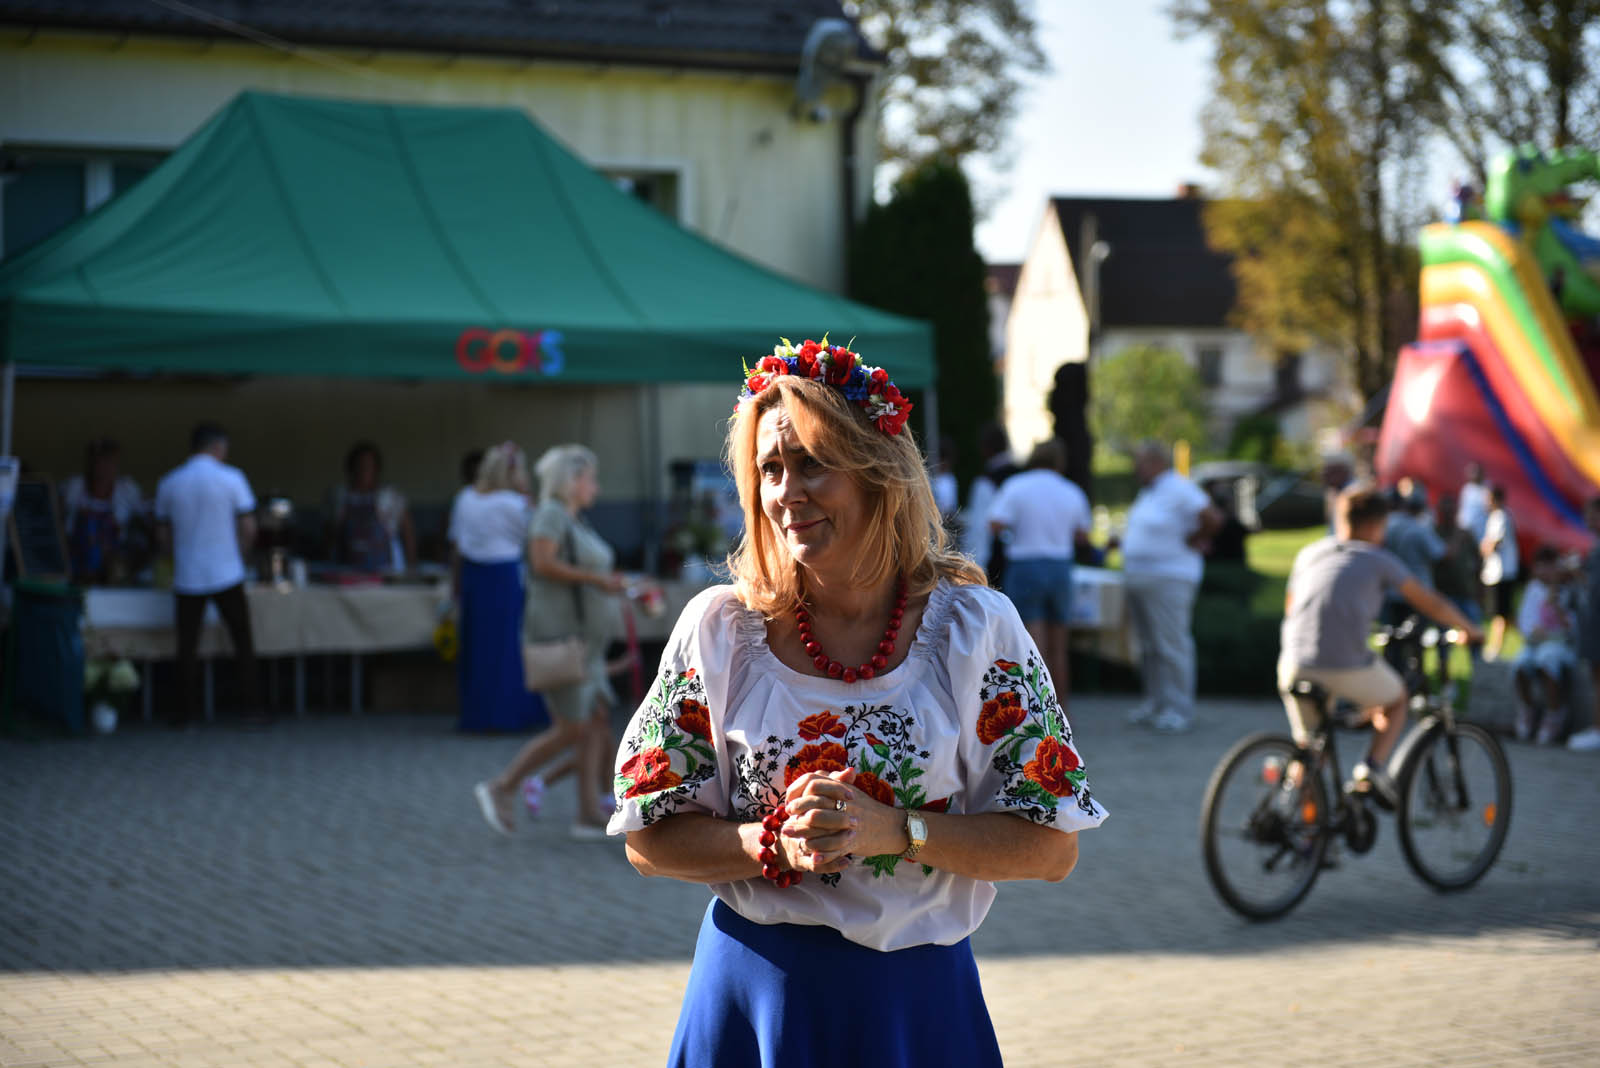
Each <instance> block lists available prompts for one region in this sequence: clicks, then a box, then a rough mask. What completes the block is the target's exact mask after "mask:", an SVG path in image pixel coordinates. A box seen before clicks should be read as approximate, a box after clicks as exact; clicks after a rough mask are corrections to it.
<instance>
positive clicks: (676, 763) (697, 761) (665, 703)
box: [607, 590, 728, 834]
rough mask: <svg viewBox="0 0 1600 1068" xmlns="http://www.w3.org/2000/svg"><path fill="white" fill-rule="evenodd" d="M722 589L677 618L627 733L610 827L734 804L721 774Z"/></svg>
mask: <svg viewBox="0 0 1600 1068" xmlns="http://www.w3.org/2000/svg"><path fill="white" fill-rule="evenodd" d="M716 592H717V591H715V590H713V591H706V593H702V594H701V595H699V596H698V597H696V598H695V600H694V601H692V602H690V604H689V606H688V607H687V608H685V609H684V611H683V615H681V616H680V617H679V618H678V623H677V625H676V626H675V627H674V628H673V632H672V637H671V638H670V639H668V641H667V647H666V650H665V652H663V653H662V656H661V666H660V667H659V668H658V669H657V671H656V677H655V681H654V683H653V684H652V685H651V687H650V693H649V695H648V696H647V697H646V698H645V700H644V703H643V704H641V705H640V706H639V709H638V711H637V712H635V713H634V714H633V720H632V721H631V722H630V723H629V724H628V729H627V730H626V731H625V732H624V733H623V736H622V744H621V746H620V747H619V748H618V750H617V763H616V778H615V780H614V784H613V790H614V792H615V794H616V800H617V810H616V812H615V813H614V814H613V815H612V817H611V820H610V822H609V824H608V825H607V830H609V831H610V832H611V833H612V834H621V833H623V832H625V831H637V830H639V829H640V828H642V827H647V826H649V825H650V824H652V823H654V822H656V821H657V820H660V819H663V818H664V817H667V816H673V815H676V814H678V813H680V812H699V813H705V814H709V815H714V816H721V815H725V814H726V813H727V811H728V787H727V783H726V778H725V776H723V775H721V774H720V773H719V767H720V766H721V765H723V764H725V763H726V758H725V757H724V756H723V754H725V753H726V752H727V746H726V743H725V740H724V738H723V736H722V735H723V731H722V724H723V720H724V707H723V706H724V705H725V701H726V692H725V690H724V689H723V687H722V685H721V683H722V678H721V675H722V674H723V673H724V670H725V667H726V665H725V663H724V661H725V659H726V658H725V657H724V656H722V655H720V653H721V650H720V645H721V644H723V643H724V642H725V641H727V640H728V639H727V637H726V636H725V635H723V634H721V633H720V632H719V630H718V627H717V624H716V619H715V618H714V617H715V616H716V615H717V613H716V608H715V603H716V597H715V596H714V595H715V594H716ZM708 615H709V616H710V617H713V618H708Z"/></svg>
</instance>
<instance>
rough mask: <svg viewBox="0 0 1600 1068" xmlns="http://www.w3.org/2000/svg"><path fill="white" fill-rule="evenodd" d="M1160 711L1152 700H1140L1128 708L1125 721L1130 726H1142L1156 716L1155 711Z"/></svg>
mask: <svg viewBox="0 0 1600 1068" xmlns="http://www.w3.org/2000/svg"><path fill="white" fill-rule="evenodd" d="M1159 711H1161V710H1160V708H1158V707H1157V706H1156V703H1155V702H1154V701H1140V702H1139V703H1138V704H1136V705H1134V706H1133V707H1132V708H1130V709H1129V710H1128V716H1127V723H1128V726H1130V727H1143V726H1145V725H1146V724H1148V723H1149V722H1150V721H1151V720H1153V719H1155V718H1156V713H1157V712H1159Z"/></svg>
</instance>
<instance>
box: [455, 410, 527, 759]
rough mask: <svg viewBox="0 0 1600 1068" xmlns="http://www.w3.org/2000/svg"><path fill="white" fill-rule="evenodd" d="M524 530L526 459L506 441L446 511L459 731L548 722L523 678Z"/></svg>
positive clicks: (521, 727) (490, 452)
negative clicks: (455, 565) (454, 575)
mask: <svg viewBox="0 0 1600 1068" xmlns="http://www.w3.org/2000/svg"><path fill="white" fill-rule="evenodd" d="M527 530H528V460H527V457H526V456H525V455H524V454H523V452H522V450H521V449H519V448H518V447H517V446H515V445H513V444H512V443H511V442H509V441H507V442H503V443H502V444H499V445H496V446H495V447H494V448H492V449H490V450H488V452H487V454H486V455H485V456H484V458H483V462H482V464H480V465H479V467H478V474H477V478H476V480H475V481H474V482H473V484H472V486H471V488H470V489H468V490H467V491H466V492H465V493H463V494H462V496H461V498H460V500H459V502H458V503H457V505H456V507H455V510H454V512H453V513H452V534H453V536H454V537H455V543H456V551H457V552H458V553H459V554H460V557H461V564H460V572H459V576H458V580H457V583H456V589H457V591H458V594H459V597H460V604H459V606H458V608H459V613H460V622H459V626H460V635H461V639H460V652H459V654H458V655H457V658H456V686H457V692H458V693H459V694H460V704H461V712H460V719H459V720H458V721H457V727H458V728H459V729H460V730H463V731H525V730H528V729H530V728H532V727H542V726H544V725H545V723H546V722H548V720H547V719H546V717H545V711H544V705H543V702H541V701H540V700H539V697H538V695H536V694H531V693H529V692H528V690H527V687H525V686H524V685H523V679H522V637H521V635H522V616H523V598H524V591H523V583H522V554H523V545H524V544H525V542H526V540H527Z"/></svg>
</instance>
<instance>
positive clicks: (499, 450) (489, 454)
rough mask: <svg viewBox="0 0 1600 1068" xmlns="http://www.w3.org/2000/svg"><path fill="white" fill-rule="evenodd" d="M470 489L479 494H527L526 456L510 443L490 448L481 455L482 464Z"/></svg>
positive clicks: (502, 443)
mask: <svg viewBox="0 0 1600 1068" xmlns="http://www.w3.org/2000/svg"><path fill="white" fill-rule="evenodd" d="M472 488H473V489H475V490H477V491H478V492H479V493H492V492H494V491H495V490H512V491H514V492H516V493H526V492H528V454H527V453H525V452H523V451H522V450H521V449H520V448H518V447H517V445H516V444H515V443H514V442H510V441H502V442H501V443H500V444H498V445H492V446H490V447H489V449H488V450H487V451H486V452H484V454H483V462H482V463H480V464H479V465H478V477H477V478H476V479H475V480H474V481H473V483H472Z"/></svg>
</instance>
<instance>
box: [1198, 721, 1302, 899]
mask: <svg viewBox="0 0 1600 1068" xmlns="http://www.w3.org/2000/svg"><path fill="white" fill-rule="evenodd" d="M1304 760H1305V753H1304V751H1303V750H1301V749H1300V748H1299V747H1297V746H1296V745H1295V744H1294V740H1293V739H1292V738H1289V737H1287V736H1286V735H1280V734H1253V735H1251V736H1249V737H1247V738H1245V739H1243V740H1242V741H1240V742H1239V743H1238V744H1237V745H1235V746H1234V747H1233V748H1232V749H1230V750H1229V751H1228V753H1227V755H1225V756H1224V757H1223V758H1222V760H1221V762H1220V763H1218V764H1217V767H1216V770H1215V771H1213V772H1212V773H1211V781H1210V782H1209V783H1207V784H1206V796H1205V802H1204V804H1203V805H1202V806H1201V810H1200V844H1201V849H1202V851H1203V852H1204V854H1205V862H1206V874H1207V875H1208V876H1209V877H1210V879H1211V886H1212V888H1213V889H1214V890H1216V892H1217V896H1218V897H1220V898H1222V900H1223V903H1224V904H1226V905H1227V906H1228V907H1229V908H1231V909H1233V910H1234V911H1235V912H1237V913H1239V914H1240V915H1241V916H1244V917H1246V918H1248V919H1252V920H1271V919H1275V918H1277V917H1279V916H1282V915H1283V914H1284V913H1286V912H1288V911H1289V910H1290V909H1292V908H1294V906H1295V905H1297V904H1299V902H1300V899H1301V898H1303V897H1305V896H1306V894H1307V893H1308V892H1309V891H1310V890H1311V884H1312V883H1314V882H1316V879H1317V873H1318V872H1319V871H1320V870H1321V869H1322V856H1323V854H1324V853H1325V852H1326V851H1327V848H1328V832H1327V831H1326V829H1325V824H1326V822H1327V817H1328V816H1329V815H1330V814H1331V813H1330V812H1329V809H1328V804H1327V796H1326V794H1327V791H1326V789H1325V788H1324V786H1323V783H1322V778H1321V777H1320V776H1319V775H1316V774H1313V773H1312V770H1311V769H1310V768H1309V767H1307V766H1306V764H1305V763H1304Z"/></svg>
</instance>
